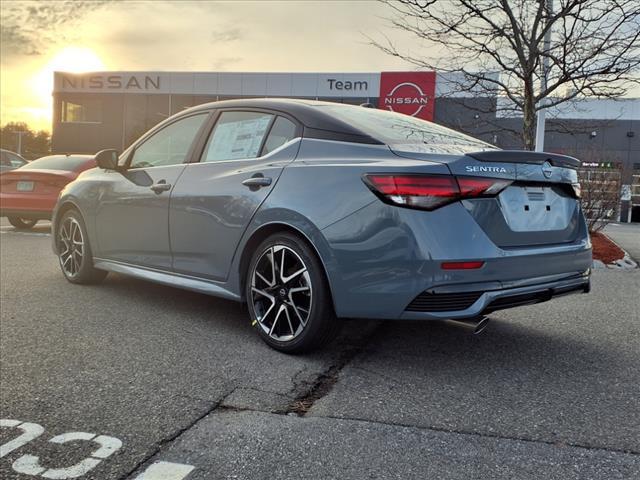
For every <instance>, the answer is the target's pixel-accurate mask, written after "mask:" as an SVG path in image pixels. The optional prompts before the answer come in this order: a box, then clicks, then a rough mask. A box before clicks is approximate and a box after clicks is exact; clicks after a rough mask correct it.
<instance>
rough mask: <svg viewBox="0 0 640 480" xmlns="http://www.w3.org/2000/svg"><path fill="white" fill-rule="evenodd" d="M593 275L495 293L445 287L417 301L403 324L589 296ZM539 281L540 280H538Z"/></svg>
mask: <svg viewBox="0 0 640 480" xmlns="http://www.w3.org/2000/svg"><path fill="white" fill-rule="evenodd" d="M590 276H591V271H590V270H587V271H586V272H584V273H582V274H579V275H574V276H570V277H567V278H563V279H558V280H554V281H547V282H544V283H534V282H535V281H536V279H531V280H530V281H531V282H532V284H530V285H527V286H522V287H516V288H503V289H492V287H493V286H494V285H492V284H489V285H486V286H485V287H487V288H485V289H482V288H481V287H482V285H479V284H467V285H465V284H458V285H455V288H453V289H452V288H447V287H442V288H438V289H433V290H430V291H427V292H423V293H422V294H420V295H419V296H418V297H416V299H414V300H413V301H412V302H411V303H410V304H409V305H408V306H407V309H406V310H405V311H404V313H403V314H402V315H401V316H400V319H403V320H445V319H451V318H453V319H462V318H474V317H478V316H481V315H486V314H489V313H491V312H495V311H497V310H503V309H506V308H513V307H519V306H523V305H531V304H535V303H541V302H546V301H548V300H551V299H553V298H556V297H560V296H563V295H569V294H572V293H588V292H589V291H590V290H591V283H590ZM538 280H539V279H538Z"/></svg>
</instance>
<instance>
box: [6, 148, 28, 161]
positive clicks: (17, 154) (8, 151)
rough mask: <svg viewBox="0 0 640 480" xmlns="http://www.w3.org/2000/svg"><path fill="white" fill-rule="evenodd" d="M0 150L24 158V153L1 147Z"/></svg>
mask: <svg viewBox="0 0 640 480" xmlns="http://www.w3.org/2000/svg"><path fill="white" fill-rule="evenodd" d="M0 152H5V153H10V154H11V155H15V156H16V157H20V158H22V155H20V154H19V153H16V152H12V151H11V150H7V149H6V148H0ZM23 160H24V159H23Z"/></svg>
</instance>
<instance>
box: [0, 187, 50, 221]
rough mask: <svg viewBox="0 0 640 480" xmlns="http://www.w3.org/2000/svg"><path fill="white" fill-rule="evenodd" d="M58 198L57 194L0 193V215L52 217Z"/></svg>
mask: <svg viewBox="0 0 640 480" xmlns="http://www.w3.org/2000/svg"><path fill="white" fill-rule="evenodd" d="M57 199H58V197H57V194H56V195H50V194H47V195H39V194H35V193H29V194H23V193H22V194H20V193H2V194H1V195H0V215H2V216H6V217H8V216H12V217H21V218H38V219H40V218H42V219H44V218H46V219H50V218H51V214H52V212H53V209H54V207H55V206H56V201H57Z"/></svg>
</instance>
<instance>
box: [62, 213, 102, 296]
mask: <svg viewBox="0 0 640 480" xmlns="http://www.w3.org/2000/svg"><path fill="white" fill-rule="evenodd" d="M55 235H56V248H57V251H58V261H59V263H60V269H61V270H62V274H63V275H64V277H65V278H66V279H67V280H68V281H69V282H71V283H77V284H81V285H87V284H93V283H100V282H101V281H103V280H104V279H105V277H106V276H107V272H105V271H104V270H98V269H97V268H94V266H93V254H92V252H91V246H90V245H89V237H88V235H87V229H86V227H85V225H84V221H83V220H82V215H80V213H79V212H78V211H77V210H69V211H67V212H65V214H64V215H62V218H60V221H59V222H58V226H57V229H56V232H55ZM63 237H67V238H66V239H64V238H63ZM69 237H70V238H69ZM77 242H82V245H81V247H80V245H79V244H78V243H77Z"/></svg>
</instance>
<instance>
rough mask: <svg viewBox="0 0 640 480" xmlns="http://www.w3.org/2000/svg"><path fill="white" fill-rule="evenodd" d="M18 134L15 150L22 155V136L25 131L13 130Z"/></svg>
mask: <svg viewBox="0 0 640 480" xmlns="http://www.w3.org/2000/svg"><path fill="white" fill-rule="evenodd" d="M13 133H15V134H16V135H18V151H17V152H16V153H17V154H18V155H22V136H23V135H24V134H25V133H27V132H22V131H21V132H15V131H14V132H13Z"/></svg>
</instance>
